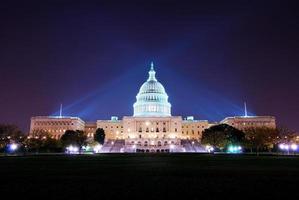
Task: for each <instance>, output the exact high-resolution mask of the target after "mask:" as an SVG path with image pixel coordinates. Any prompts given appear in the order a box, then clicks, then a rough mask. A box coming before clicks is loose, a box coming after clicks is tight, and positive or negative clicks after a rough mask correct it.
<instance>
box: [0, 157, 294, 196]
mask: <svg viewBox="0 0 299 200" xmlns="http://www.w3.org/2000/svg"><path fill="white" fill-rule="evenodd" d="M0 171H1V176H0V178H1V187H0V188H1V189H0V192H1V194H9V195H12V196H14V195H18V196H23V197H24V198H25V199H27V198H29V197H42V198H46V197H50V198H65V199H69V198H72V197H75V198H76V199H95V198H97V199H115V198H122V199H136V198H152V199H158V198H159V199H161V198H163V199H170V198H176V197H179V196H182V195H184V198H183V199H203V198H215V197H220V198H222V199H223V198H225V197H226V198H227V197H229V198H239V199H243V198H246V197H259V198H258V199H260V198H261V197H267V198H271V197H275V198H279V197H283V198H284V199H285V198H287V197H291V196H292V197H298V196H299V157H275V156H267V157H261V156H260V157H256V156H241V155H200V154H133V155H125V154H109V155H108V154H101V155H90V156H86V155H84V156H62V155H61V156H58V155H56V156H28V157H1V158H0ZM226 198H225V199H226Z"/></svg>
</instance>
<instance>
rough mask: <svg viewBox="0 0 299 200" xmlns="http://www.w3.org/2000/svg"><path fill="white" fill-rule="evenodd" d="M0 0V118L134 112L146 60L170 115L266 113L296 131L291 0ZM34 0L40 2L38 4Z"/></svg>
mask: <svg viewBox="0 0 299 200" xmlns="http://www.w3.org/2000/svg"><path fill="white" fill-rule="evenodd" d="M7 2H9V3H5V2H4V1H1V3H0V91H1V94H0V123H14V124H17V125H18V126H20V127H21V128H22V130H24V131H28V130H29V124H30V117H31V116H38V115H54V114H57V113H58V110H59V106H60V103H62V104H63V105H64V111H63V114H64V115H71V116H79V117H81V118H82V119H83V120H85V121H93V120H97V119H109V118H110V116H111V115H116V116H119V117H122V116H124V115H132V114H133V103H134V102H135V96H136V94H137V92H138V90H139V88H140V86H141V84H142V83H143V82H144V81H145V80H146V79H147V76H148V74H147V72H148V70H149V66H150V62H151V61H153V62H154V64H155V70H156V72H157V78H158V80H159V81H160V82H161V83H162V84H163V85H164V87H165V89H166V92H167V93H168V95H169V101H170V103H171V104H172V114H173V115H182V116H183V117H185V116H187V115H193V116H195V118H196V119H208V120H210V121H218V120H221V119H223V118H224V117H227V116H234V115H242V114H243V102H244V101H246V102H247V107H248V110H249V111H250V113H251V114H252V115H273V116H275V117H276V118H277V122H278V124H279V125H283V126H287V127H289V128H291V129H294V130H297V131H299V121H298V116H299V39H298V38H299V17H298V13H299V11H298V9H297V8H298V6H297V5H296V4H295V3H296V1H285V0H284V1H275V0H271V1H270V0H269V1H261V0H258V1H223V0H222V1H211V0H209V1H194V2H192V1H186V0H184V1H180V2H174V1H136V2H133V1H126V2H125V3H124V1H119V2H116V1H87V0H85V1H83V0H82V1H74V0H72V1H71V0H68V1H67V0H59V1H58V0H57V1H55V0H51V1H45V0H44V1H30V0H27V1H13V0H12V1H7ZM41 2H42V3H41Z"/></svg>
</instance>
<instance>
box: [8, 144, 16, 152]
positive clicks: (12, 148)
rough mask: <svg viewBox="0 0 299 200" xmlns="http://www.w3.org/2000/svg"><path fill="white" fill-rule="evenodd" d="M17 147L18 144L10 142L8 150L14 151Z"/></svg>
mask: <svg viewBox="0 0 299 200" xmlns="http://www.w3.org/2000/svg"><path fill="white" fill-rule="evenodd" d="M17 149H18V145H17V144H15V143H12V144H10V145H9V150H10V151H15V150H17Z"/></svg>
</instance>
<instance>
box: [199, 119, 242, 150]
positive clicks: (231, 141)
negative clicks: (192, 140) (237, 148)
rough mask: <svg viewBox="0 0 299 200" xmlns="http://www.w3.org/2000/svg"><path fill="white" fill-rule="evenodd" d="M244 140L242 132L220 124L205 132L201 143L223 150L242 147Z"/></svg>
mask: <svg viewBox="0 0 299 200" xmlns="http://www.w3.org/2000/svg"><path fill="white" fill-rule="evenodd" d="M244 139H245V134H244V133H243V132H242V131H240V130H238V129H236V128H234V127H232V126H229V125H227V124H219V125H215V126H211V127H210V128H208V129H205V130H204V131H203V134H202V138H201V143H202V144H207V145H212V146H214V147H216V148H219V149H221V150H223V149H224V148H226V147H227V146H229V145H241V144H242V143H243V142H244Z"/></svg>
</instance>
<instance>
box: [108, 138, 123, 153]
mask: <svg viewBox="0 0 299 200" xmlns="http://www.w3.org/2000/svg"><path fill="white" fill-rule="evenodd" d="M124 147H125V140H115V141H114V144H113V145H112V148H111V149H110V153H121V152H123V149H124Z"/></svg>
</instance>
